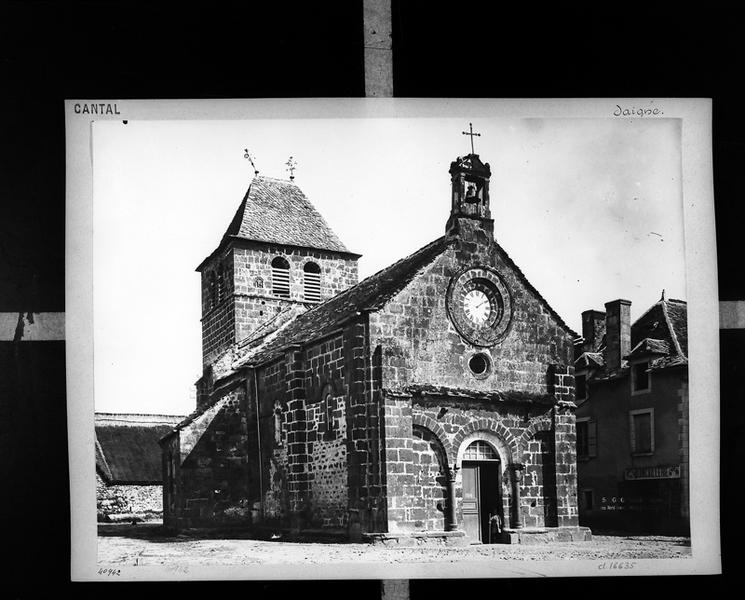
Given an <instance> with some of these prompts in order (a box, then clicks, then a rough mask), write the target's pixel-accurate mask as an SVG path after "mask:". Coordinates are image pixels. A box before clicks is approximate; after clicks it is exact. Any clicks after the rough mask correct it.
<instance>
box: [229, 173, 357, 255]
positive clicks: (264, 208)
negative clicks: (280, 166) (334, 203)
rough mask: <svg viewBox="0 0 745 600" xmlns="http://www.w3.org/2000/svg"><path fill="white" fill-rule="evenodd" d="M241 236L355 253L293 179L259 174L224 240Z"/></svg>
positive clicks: (241, 237)
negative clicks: (343, 241)
mask: <svg viewBox="0 0 745 600" xmlns="http://www.w3.org/2000/svg"><path fill="white" fill-rule="evenodd" d="M228 238H240V239H245V240H251V241H256V242H268V243H273V244H284V245H289V246H300V247H304V248H315V249H318V250H332V251H335V252H345V253H348V254H351V252H349V250H347V247H346V246H345V245H344V244H343V243H342V242H341V240H340V239H339V238H338V237H337V235H336V234H335V233H334V232H333V231H332V230H331V227H329V225H328V223H326V220H325V219H324V218H323V217H322V216H321V214H320V213H319V212H318V211H317V210H316V209H315V207H314V206H313V205H312V204H311V203H310V201H309V200H308V198H306V197H305V194H303V192H302V190H301V189H300V188H299V187H298V186H297V185H295V183H294V182H293V181H287V180H284V179H274V178H271V177H263V176H256V177H254V179H253V181H252V182H251V185H250V186H249V188H248V192H246V195H245V197H244V198H243V201H242V202H241V205H240V206H239V207H238V211H237V212H236V213H235V216H234V217H233V220H232V221H231V223H230V225H229V226H228V229H227V231H226V232H225V235H224V236H223V241H226V240H227V239H228Z"/></svg>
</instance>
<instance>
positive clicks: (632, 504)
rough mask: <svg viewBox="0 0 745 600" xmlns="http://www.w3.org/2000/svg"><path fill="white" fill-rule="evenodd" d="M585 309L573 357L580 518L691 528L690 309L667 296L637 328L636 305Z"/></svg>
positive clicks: (648, 527)
mask: <svg viewBox="0 0 745 600" xmlns="http://www.w3.org/2000/svg"><path fill="white" fill-rule="evenodd" d="M605 309H606V312H604V313H603V312H601V311H596V310H588V311H585V312H583V313H582V335H583V339H582V340H581V341H580V342H579V343H578V344H577V346H576V347H575V355H576V356H577V358H576V360H575V363H574V367H575V380H576V386H577V462H578V469H579V488H580V489H579V497H580V522H581V523H583V524H585V525H589V526H591V527H593V528H594V529H624V530H629V531H639V532H642V531H644V532H666V533H687V532H688V531H689V514H690V512H689V510H690V503H689V498H690V496H689V480H688V473H689V470H688V467H689V455H688V423H689V420H688V419H689V415H688V331H687V324H686V323H687V321H686V314H687V311H686V303H685V302H684V301H682V300H672V299H671V300H666V299H665V297H664V292H663V296H662V298H661V299H660V301H659V302H657V303H656V304H654V305H653V306H652V307H651V308H649V310H647V311H646V312H645V313H644V314H643V315H642V316H641V317H639V318H638V319H637V320H636V321H635V322H634V323H633V325H632V324H631V319H630V310H631V303H630V302H629V301H628V300H615V301H613V302H608V303H607V304H606V305H605Z"/></svg>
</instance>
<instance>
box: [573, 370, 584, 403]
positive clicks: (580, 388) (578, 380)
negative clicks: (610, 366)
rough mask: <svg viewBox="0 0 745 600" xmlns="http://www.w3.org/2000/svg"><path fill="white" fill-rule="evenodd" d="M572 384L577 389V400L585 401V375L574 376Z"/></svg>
mask: <svg viewBox="0 0 745 600" xmlns="http://www.w3.org/2000/svg"><path fill="white" fill-rule="evenodd" d="M574 383H575V385H576V387H577V398H576V399H577V400H587V375H585V374H584V373H582V374H581V375H575V376H574Z"/></svg>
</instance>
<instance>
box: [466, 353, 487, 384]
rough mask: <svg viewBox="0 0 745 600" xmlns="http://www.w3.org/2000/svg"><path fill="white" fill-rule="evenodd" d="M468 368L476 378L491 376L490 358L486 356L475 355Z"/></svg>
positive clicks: (469, 361)
mask: <svg viewBox="0 0 745 600" xmlns="http://www.w3.org/2000/svg"><path fill="white" fill-rule="evenodd" d="M468 368H469V369H471V373H473V374H474V375H475V376H476V377H480V378H481V377H486V376H487V375H488V374H489V357H488V356H487V355H486V354H482V353H479V354H474V355H473V356H472V357H471V358H470V359H469V360H468Z"/></svg>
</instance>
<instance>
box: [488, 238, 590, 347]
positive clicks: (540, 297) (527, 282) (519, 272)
mask: <svg viewBox="0 0 745 600" xmlns="http://www.w3.org/2000/svg"><path fill="white" fill-rule="evenodd" d="M494 245H495V246H496V247H497V249H498V250H499V251H500V252H501V253H502V254H503V255H504V257H505V258H506V259H507V261H508V262H509V264H510V267H511V268H512V269H514V271H515V273H516V274H517V275H518V277H520V279H522V280H523V282H524V283H525V285H526V286H527V287H528V290H530V292H531V293H533V294H534V295H535V296H536V298H538V300H539V301H540V302H542V303H543V304H544V305H545V306H546V308H548V311H549V312H550V313H551V314H552V315H553V316H554V317H555V318H556V319H557V320H558V321H559V324H560V325H561V326H563V327H564V328H565V329H566V330H567V331H569V332H570V333H571V334H572V335H574V337H575V338H577V337H581V335H580V334H579V333H577V332H576V331H574V329H572V328H571V327H569V325H567V323H566V321H564V319H563V318H562V317H561V315H560V314H559V313H558V312H556V310H555V309H554V308H553V306H551V305H550V304H549V302H548V300H546V299H545V298H544V297H543V295H542V294H541V293H540V292H539V291H538V290H537V289H536V288H535V286H534V285H533V284H532V283H530V280H529V279H528V278H527V276H526V275H525V273H523V272H522V269H521V268H520V267H518V266H517V264H516V263H515V261H514V260H512V257H511V256H510V255H509V254H507V251H506V250H505V249H504V248H502V246H501V245H500V243H499V242H498V241H497V240H496V238H495V239H494ZM598 312H602V311H598Z"/></svg>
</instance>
